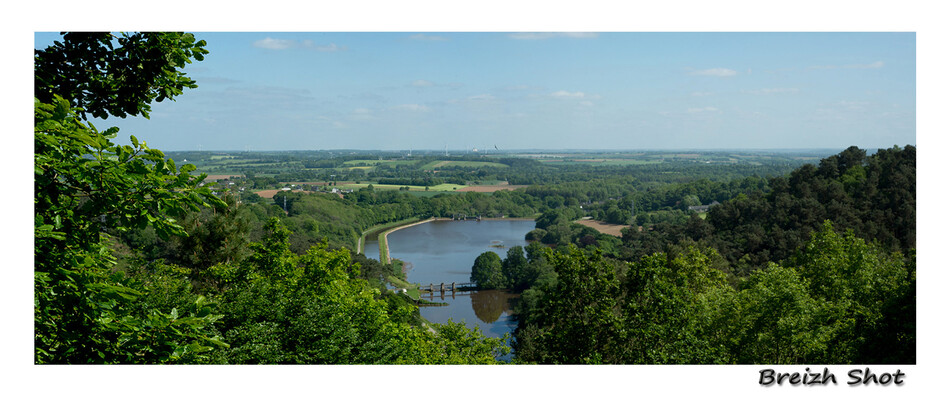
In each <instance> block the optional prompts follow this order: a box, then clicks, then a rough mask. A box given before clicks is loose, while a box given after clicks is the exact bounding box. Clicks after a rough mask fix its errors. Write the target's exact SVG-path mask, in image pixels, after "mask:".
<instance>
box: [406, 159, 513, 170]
mask: <svg viewBox="0 0 950 398" xmlns="http://www.w3.org/2000/svg"><path fill="white" fill-rule="evenodd" d="M446 167H466V168H473V169H477V168H479V167H501V168H504V167H508V165H506V164H502V163H494V162H476V161H470V160H436V161H433V162H429V163H427V164H425V165H424V166H422V169H423V170H436V169H440V168H446Z"/></svg>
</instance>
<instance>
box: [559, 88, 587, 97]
mask: <svg viewBox="0 0 950 398" xmlns="http://www.w3.org/2000/svg"><path fill="white" fill-rule="evenodd" d="M585 95H586V94H584V93H582V92H580V91H578V92H574V93H572V92H569V91H564V90H561V91H555V92H553V93H551V96H552V97H554V98H584V96H585Z"/></svg>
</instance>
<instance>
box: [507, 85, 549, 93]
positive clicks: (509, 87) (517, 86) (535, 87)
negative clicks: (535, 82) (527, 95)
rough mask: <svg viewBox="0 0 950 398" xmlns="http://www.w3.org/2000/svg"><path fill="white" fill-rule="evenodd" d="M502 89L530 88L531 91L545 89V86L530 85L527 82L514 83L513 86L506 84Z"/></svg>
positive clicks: (518, 89)
mask: <svg viewBox="0 0 950 398" xmlns="http://www.w3.org/2000/svg"><path fill="white" fill-rule="evenodd" d="M502 90H507V91H529V90H530V91H536V90H544V88H543V87H540V86H530V85H527V84H516V85H513V86H505V87H502Z"/></svg>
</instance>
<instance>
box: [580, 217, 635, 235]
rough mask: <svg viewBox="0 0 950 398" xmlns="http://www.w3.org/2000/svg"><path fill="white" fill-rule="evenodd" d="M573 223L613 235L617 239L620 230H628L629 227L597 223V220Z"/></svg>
mask: <svg viewBox="0 0 950 398" xmlns="http://www.w3.org/2000/svg"><path fill="white" fill-rule="evenodd" d="M574 222H576V223H578V224H580V225H583V226H587V227H591V228H593V229H596V230H597V232H600V233H602V234H607V235H613V236H617V237H619V236H621V233H620V231H621V230H623V229H624V228H630V226H629V225H619V224H608V223H605V222H603V221H597V220H591V219H586V220H577V221H574Z"/></svg>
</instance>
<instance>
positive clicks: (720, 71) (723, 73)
mask: <svg viewBox="0 0 950 398" xmlns="http://www.w3.org/2000/svg"><path fill="white" fill-rule="evenodd" d="M691 74H693V75H699V76H716V77H731V76H735V75H736V71H734V70H732V69H726V68H712V69H703V70H697V71H693V72H692V73H691Z"/></svg>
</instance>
